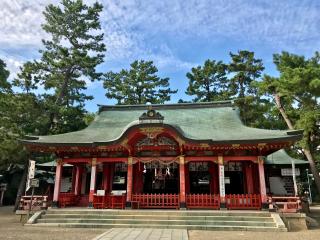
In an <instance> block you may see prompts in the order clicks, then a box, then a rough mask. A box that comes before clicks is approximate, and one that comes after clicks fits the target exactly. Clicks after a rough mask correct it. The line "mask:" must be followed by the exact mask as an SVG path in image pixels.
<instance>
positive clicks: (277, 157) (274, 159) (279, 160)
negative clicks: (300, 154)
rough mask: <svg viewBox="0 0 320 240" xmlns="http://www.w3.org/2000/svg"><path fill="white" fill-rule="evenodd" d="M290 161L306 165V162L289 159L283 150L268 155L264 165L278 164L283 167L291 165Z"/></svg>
mask: <svg viewBox="0 0 320 240" xmlns="http://www.w3.org/2000/svg"><path fill="white" fill-rule="evenodd" d="M292 160H293V161H294V163H295V164H308V162H307V161H304V160H300V159H295V158H292V157H290V156H289V155H288V153H287V152H286V151H285V150H284V149H280V150H278V151H276V152H274V153H272V154H270V155H268V156H267V158H266V160H265V162H264V163H265V164H274V165H278V164H283V165H284V164H290V165H291V161H292Z"/></svg>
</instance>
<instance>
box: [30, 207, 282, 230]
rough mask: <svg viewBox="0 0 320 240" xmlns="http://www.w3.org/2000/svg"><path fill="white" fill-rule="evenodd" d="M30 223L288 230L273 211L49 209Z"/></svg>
mask: <svg viewBox="0 0 320 240" xmlns="http://www.w3.org/2000/svg"><path fill="white" fill-rule="evenodd" d="M32 225H33V226H56V227H80V228H117V227H119V228H172V229H188V230H221V231H228V230H235V231H287V228H286V227H285V225H284V224H283V222H282V220H281V218H280V217H279V215H278V214H276V213H272V214H271V213H269V212H262V211H213V210H201V211H199V210H189V211H183V210H180V211H179V210H109V209H107V210H98V209H81V210H80V209H72V208H70V209H49V210H48V211H47V212H46V213H44V214H42V215H41V216H40V218H38V219H37V220H36V221H35V224H32Z"/></svg>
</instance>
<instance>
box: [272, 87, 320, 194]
mask: <svg viewBox="0 0 320 240" xmlns="http://www.w3.org/2000/svg"><path fill="white" fill-rule="evenodd" d="M273 96H274V99H275V102H276V105H277V108H278V109H279V111H280V113H281V116H282V117H283V119H284V121H285V122H286V124H287V126H288V128H289V129H290V130H294V128H293V124H292V122H291V120H290V118H289V116H288V115H287V113H286V112H285V110H284V108H283V106H282V104H281V98H280V96H279V94H278V93H275V94H274V95H273ZM308 140H309V139H308ZM308 142H309V141H308ZM307 144H308V145H309V143H307ZM302 152H303V153H304V155H305V156H306V158H307V159H308V162H309V166H310V170H311V172H312V175H313V177H314V180H315V183H316V187H317V190H318V193H320V176H319V171H318V169H317V167H316V164H315V160H314V158H313V156H312V153H311V151H310V150H309V146H307V149H306V148H303V149H302Z"/></svg>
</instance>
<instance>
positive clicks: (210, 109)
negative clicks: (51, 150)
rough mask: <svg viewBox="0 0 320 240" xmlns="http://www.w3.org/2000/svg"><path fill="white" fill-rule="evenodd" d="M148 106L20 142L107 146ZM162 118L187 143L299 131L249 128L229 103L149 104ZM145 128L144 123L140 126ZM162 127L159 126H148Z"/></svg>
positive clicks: (103, 109) (107, 111)
mask: <svg viewBox="0 0 320 240" xmlns="http://www.w3.org/2000/svg"><path fill="white" fill-rule="evenodd" d="M148 107H150V106H147V105H133V106H100V111H99V114H98V115H97V116H96V118H95V120H94V121H93V122H92V123H91V124H90V126H88V127H87V128H86V129H84V130H81V131H77V132H70V133H65V134H59V135H51V136H40V137H36V138H34V139H31V140H23V141H22V142H28V143H35V144H37V143H38V144H52V145H54V144H94V143H98V144H99V143H108V142H113V141H116V140H118V139H119V138H121V136H122V135H123V134H124V132H125V131H126V130H127V129H128V128H130V127H133V126H139V125H140V123H139V117H140V116H141V115H142V114H143V113H145V112H146V111H147V109H148ZM152 109H154V110H156V111H157V112H159V113H160V114H161V115H162V116H163V117H164V120H163V124H165V125H170V126H171V127H173V128H175V129H176V130H177V131H178V132H180V134H181V135H182V137H184V138H186V139H189V140H195V141H197V140H208V141H211V142H213V143H220V142H224V143H242V142H248V141H249V142H254V141H255V142H256V141H259V142H268V141H270V140H272V141H274V140H288V141H295V140H298V139H300V138H301V131H279V130H264V129H257V128H250V127H246V126H245V125H243V123H242V122H241V120H240V118H239V115H238V111H237V110H236V109H235V108H234V107H233V106H232V104H231V102H230V101H223V102H212V103H193V104H191V103H189V104H163V105H152ZM143 125H144V126H145V125H146V124H143ZM150 125H161V123H157V124H156V123H150Z"/></svg>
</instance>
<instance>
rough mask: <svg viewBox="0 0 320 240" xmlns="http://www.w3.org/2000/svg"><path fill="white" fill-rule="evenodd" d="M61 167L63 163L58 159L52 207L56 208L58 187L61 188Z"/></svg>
mask: <svg viewBox="0 0 320 240" xmlns="http://www.w3.org/2000/svg"><path fill="white" fill-rule="evenodd" d="M62 167H63V162H62V160H61V159H58V160H57V166H56V176H55V181H54V192H53V202H52V207H58V204H59V193H60V187H61V178H62Z"/></svg>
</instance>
